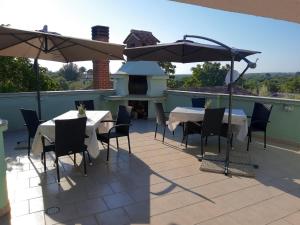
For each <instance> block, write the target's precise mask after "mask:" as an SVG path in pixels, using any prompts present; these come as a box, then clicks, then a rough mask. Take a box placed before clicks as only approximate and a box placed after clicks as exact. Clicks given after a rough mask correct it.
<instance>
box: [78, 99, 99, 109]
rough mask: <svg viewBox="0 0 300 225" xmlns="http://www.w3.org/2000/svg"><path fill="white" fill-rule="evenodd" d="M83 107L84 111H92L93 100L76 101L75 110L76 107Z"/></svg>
mask: <svg viewBox="0 0 300 225" xmlns="http://www.w3.org/2000/svg"><path fill="white" fill-rule="evenodd" d="M80 105H83V106H84V108H85V109H86V110H94V109H95V107H94V101H93V100H77V101H75V108H76V109H78V106H80Z"/></svg>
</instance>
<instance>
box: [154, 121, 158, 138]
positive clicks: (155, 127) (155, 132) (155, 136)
mask: <svg viewBox="0 0 300 225" xmlns="http://www.w3.org/2000/svg"><path fill="white" fill-rule="evenodd" d="M156 133H157V123H156V124H155V134H154V139H155V138H156Z"/></svg>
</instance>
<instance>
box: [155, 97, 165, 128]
mask: <svg viewBox="0 0 300 225" xmlns="http://www.w3.org/2000/svg"><path fill="white" fill-rule="evenodd" d="M155 114H156V123H157V124H159V125H161V126H165V125H166V121H167V118H166V116H165V112H164V108H163V105H162V103H161V102H156V103H155Z"/></svg>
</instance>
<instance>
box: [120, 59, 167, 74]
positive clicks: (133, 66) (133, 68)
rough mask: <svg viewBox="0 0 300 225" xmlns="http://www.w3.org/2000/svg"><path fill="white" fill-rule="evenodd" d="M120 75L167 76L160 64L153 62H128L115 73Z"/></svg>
mask: <svg viewBox="0 0 300 225" xmlns="http://www.w3.org/2000/svg"><path fill="white" fill-rule="evenodd" d="M118 74H128V75H136V76H138V75H140V76H153V75H154V76H166V75H165V73H164V71H163V69H162V68H161V67H160V66H159V65H158V63H157V62H153V61H128V62H126V63H125V64H123V65H122V66H121V67H120V69H119V70H118V71H117V72H116V73H115V75H118Z"/></svg>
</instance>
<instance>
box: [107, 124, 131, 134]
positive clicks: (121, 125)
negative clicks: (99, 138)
mask: <svg viewBox="0 0 300 225" xmlns="http://www.w3.org/2000/svg"><path fill="white" fill-rule="evenodd" d="M129 126H131V124H118V125H114V126H113V127H112V128H110V129H109V131H108V134H110V132H111V131H112V130H113V129H115V128H116V127H129Z"/></svg>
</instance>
